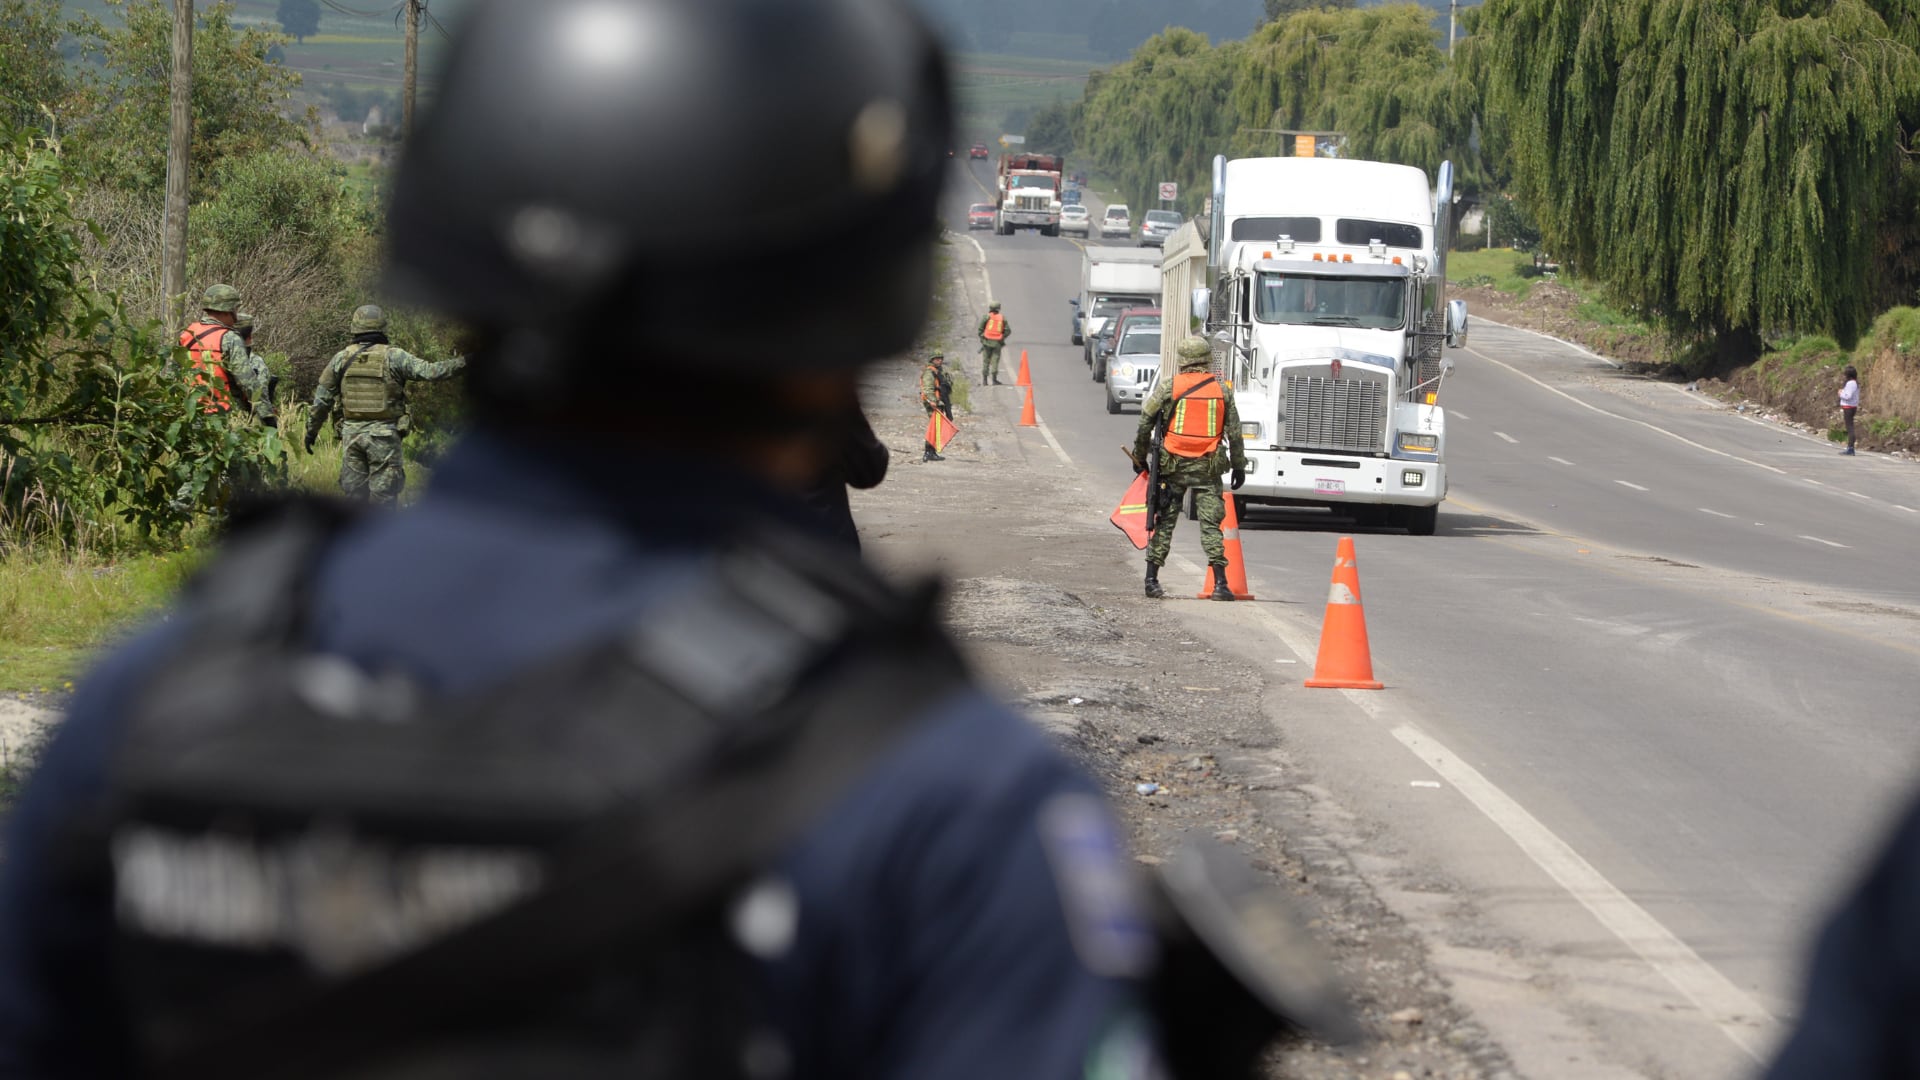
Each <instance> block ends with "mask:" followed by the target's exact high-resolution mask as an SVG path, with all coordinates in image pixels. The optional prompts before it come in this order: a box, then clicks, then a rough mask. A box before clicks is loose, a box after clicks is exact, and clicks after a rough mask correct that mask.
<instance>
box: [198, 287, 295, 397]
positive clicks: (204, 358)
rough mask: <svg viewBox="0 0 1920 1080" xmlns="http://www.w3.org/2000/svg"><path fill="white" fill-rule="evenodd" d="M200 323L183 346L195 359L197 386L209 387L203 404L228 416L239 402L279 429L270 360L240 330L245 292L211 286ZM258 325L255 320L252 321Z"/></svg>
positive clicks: (201, 305)
mask: <svg viewBox="0 0 1920 1080" xmlns="http://www.w3.org/2000/svg"><path fill="white" fill-rule="evenodd" d="M200 307H201V309H202V311H203V314H202V316H201V317H200V319H198V320H197V321H195V322H194V323H193V324H192V325H191V326H188V327H187V328H186V329H185V330H182V331H180V344H181V346H182V347H183V348H185V349H186V350H187V354H188V356H189V357H191V358H192V363H193V370H194V376H193V378H194V381H195V382H197V383H199V384H200V385H202V386H205V387H206V388H207V393H206V396H205V397H202V398H201V399H200V402H201V408H202V410H203V411H205V412H207V413H219V412H228V411H230V410H231V409H232V408H233V405H234V399H236V398H237V399H239V404H240V406H241V407H242V408H245V409H249V410H250V411H251V412H252V413H253V416H254V418H255V419H256V420H259V421H260V423H262V424H263V425H265V426H267V427H278V426H279V424H280V421H279V418H278V417H277V416H276V415H275V413H274V408H273V393H272V391H271V384H272V374H271V373H270V372H269V371H268V370H267V364H266V361H264V360H262V359H260V358H259V357H258V356H255V355H253V350H252V349H251V348H250V347H249V345H248V337H250V336H251V335H247V336H242V334H241V330H240V326H239V312H240V290H238V289H236V288H234V287H233V286H231V285H212V286H208V288H207V291H206V293H205V294H204V295H202V296H201V298H200ZM248 323H249V325H251V323H252V319H251V317H249V319H248Z"/></svg>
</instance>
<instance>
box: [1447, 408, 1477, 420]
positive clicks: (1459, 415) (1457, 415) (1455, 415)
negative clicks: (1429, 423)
mask: <svg viewBox="0 0 1920 1080" xmlns="http://www.w3.org/2000/svg"><path fill="white" fill-rule="evenodd" d="M1447 417H1448V418H1449V419H1452V420H1471V419H1473V417H1471V416H1468V415H1467V414H1466V413H1463V412H1454V411H1453V410H1452V409H1448V410H1447Z"/></svg>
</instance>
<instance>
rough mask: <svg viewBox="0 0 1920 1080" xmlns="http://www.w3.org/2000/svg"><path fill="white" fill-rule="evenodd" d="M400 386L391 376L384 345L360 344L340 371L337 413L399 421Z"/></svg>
mask: <svg viewBox="0 0 1920 1080" xmlns="http://www.w3.org/2000/svg"><path fill="white" fill-rule="evenodd" d="M404 411H405V410H404V409H403V408H401V403H400V387H399V385H398V384H397V383H396V381H395V380H394V378H393V373H392V370H391V367H390V365H389V358H388V355H387V346H385V345H372V346H364V345H363V346H361V347H360V351H359V352H357V353H354V354H353V355H352V357H351V358H350V359H349V360H348V361H347V366H346V367H345V368H343V369H341V372H340V416H341V418H342V419H345V420H398V419H400V414H401V413H402V412H404Z"/></svg>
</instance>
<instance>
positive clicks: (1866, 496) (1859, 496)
mask: <svg viewBox="0 0 1920 1080" xmlns="http://www.w3.org/2000/svg"><path fill="white" fill-rule="evenodd" d="M1847 494H1849V495H1851V496H1853V497H1854V498H1856V499H1871V498H1873V496H1871V495H1862V494H1860V493H1859V492H1857V491H1849V492H1847Z"/></svg>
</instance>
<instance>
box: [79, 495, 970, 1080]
mask: <svg viewBox="0 0 1920 1080" xmlns="http://www.w3.org/2000/svg"><path fill="white" fill-rule="evenodd" d="M340 513H341V512H340V511H338V510H335V509H332V508H330V507H329V506H327V505H325V504H321V505H318V506H316V505H303V506H300V507H296V508H295V509H293V510H292V511H290V512H288V513H287V514H285V515H283V516H282V517H280V518H279V519H277V520H276V521H275V522H273V523H271V524H268V525H263V526H259V527H256V528H254V529H253V530H252V531H250V532H247V533H246V534H244V535H241V536H239V537H237V538H236V539H235V540H234V542H233V543H231V545H230V547H229V550H228V551H227V552H226V554H225V555H224V556H223V558H222V559H221V561H220V563H219V564H218V565H217V566H216V567H215V568H214V569H213V571H212V572H211V573H209V574H208V575H206V576H205V577H204V578H203V579H202V584H201V585H200V586H198V589H199V592H198V595H197V602H196V603H195V605H194V607H193V609H192V610H193V611H194V614H195V623H194V625H195V626H197V627H198V629H197V630H196V631H194V632H193V634H192V637H191V640H190V641H189V643H188V644H187V646H186V647H184V648H182V649H181V650H180V651H179V653H178V656H177V658H176V659H175V660H174V662H173V663H172V664H171V665H169V666H168V667H166V668H165V669H164V670H162V671H160V672H158V673H157V674H155V675H154V676H153V677H152V679H151V681H150V683H149V684H148V685H147V686H146V687H145V688H144V690H143V692H142V693H141V694H140V695H139V698H138V702H137V705H136V706H135V708H134V709H133V710H132V715H131V717H130V722H129V725H128V728H127V732H126V737H125V741H124V744H123V746H122V747H121V750H120V752H119V753H118V755H117V757H116V759H115V761H114V764H113V773H112V776H113V786H112V791H113V797H112V800H111V802H110V805H109V807H108V810H109V813H108V814H107V815H106V818H105V822H104V826H103V827H102V828H101V829H100V830H98V832H97V833H95V834H92V835H91V840H90V842H89V843H88V844H85V845H83V848H84V850H83V852H82V855H83V858H82V859H81V860H80V861H81V863H83V864H88V865H90V866H92V867H94V868H96V869H94V870H93V872H96V873H107V874H110V875H111V879H112V882H113V889H114V897H115V914H116V920H117V930H116V936H117V946H118V947H117V956H118V960H119V966H120V971H121V972H122V976H123V980H124V991H125V998H126V1000H127V1002H128V1007H129V1010H130V1013H131V1016H132V1018H133V1022H134V1024H135V1027H136V1029H137V1031H136V1034H137V1037H138V1052H139V1054H140V1056H141V1064H142V1067H143V1072H144V1073H145V1074H149V1075H155V1076H179V1077H195V1078H208V1077H221V1076H233V1077H266V1076H273V1077H280V1076H288V1077H321V1076H349V1075H350V1076H355V1077H379V1078H394V1080H400V1078H406V1080H425V1078H439V1077H448V1078H452V1077H528V1078H534V1077H541V1078H546V1077H600V1076H606V1077H613V1076H620V1077H643V1078H644V1077H683V1076H684V1077H692V1076H699V1077H727V1076H740V1075H748V1074H750V1073H753V1072H755V1071H756V1070H760V1069H763V1068H765V1067H766V1066H768V1065H769V1063H772V1064H778V1062H779V1059H780V1054H781V1053H782V1048H781V1047H780V1046H779V1045H778V1040H777V1039H776V1038H775V1037H774V1036H773V1035H772V1034H771V1033H769V1032H768V1031H765V1030H762V1029H760V1028H759V1027H758V1026H757V1019H758V1017H759V1015H760V1010H759V1008H758V1007H757V1005H756V1003H755V1002H754V1001H753V1000H752V990H751V987H752V985H753V980H752V979H750V978H749V977H748V974H749V972H750V970H751V969H750V954H754V953H756V952H758V951H759V950H762V949H764V948H766V947H767V943H766V942H765V941H759V942H755V941H753V940H750V939H751V937H752V935H747V936H745V937H743V936H742V931H740V930H739V928H738V927H739V924H738V922H737V920H735V919H733V918H732V917H731V915H730V913H735V912H737V911H738V910H739V909H740V906H741V905H742V904H745V903H760V904H762V906H765V904H771V905H772V910H773V911H774V914H775V919H774V921H775V923H776V924H777V923H778V914H779V905H780V902H781V897H782V892H781V889H782V888H783V883H781V882H779V881H778V880H775V879H772V878H768V877H765V876H764V875H765V870H764V868H765V867H766V866H768V865H769V863H770V861H771V860H772V858H773V856H774V855H775V854H776V853H777V852H778V851H780V850H781V849H782V848H783V847H785V846H786V844H788V843H789V842H790V841H791V840H792V839H793V838H794V836H795V835H796V834H797V833H798V832H800V831H801V830H802V829H803V828H804V827H805V824H806V823H807V822H808V821H809V820H810V819H811V818H812V816H813V815H814V814H815V813H816V812H818V811H819V810H820V809H821V808H823V806H824V805H825V804H826V803H827V802H828V800H830V799H831V798H832V797H833V796H835V795H836V794H838V793H839V792H840V791H842V790H844V788H845V787H846V786H848V785H849V784H850V783H851V782H852V781H853V780H854V779H856V778H857V777H858V776H859V775H860V774H861V773H862V772H863V771H864V770H865V769H866V768H867V767H868V766H869V765H870V764H871V763H872V761H873V759H874V758H875V756H876V755H877V754H878V753H879V752H881V750H883V749H884V748H885V747H886V746H888V745H890V744H891V743H892V742H893V741H894V740H895V739H896V738H897V737H898V736H899V735H900V734H901V728H902V726H903V722H904V719H905V718H907V717H909V716H911V714H912V713H913V712H914V711H915V710H914V709H913V708H912V707H911V706H912V703H914V702H922V701H926V700H928V699H929V696H930V695H931V694H937V693H939V692H940V690H941V688H943V687H957V686H959V685H960V684H961V683H962V681H963V680H964V678H965V676H964V672H963V670H962V666H961V664H960V662H959V660H958V659H957V657H956V654H955V653H954V651H953V649H952V648H951V646H950V645H949V644H948V642H947V640H946V639H945V637H944V636H943V635H942V634H941V633H940V631H939V630H938V629H937V627H936V626H935V625H934V622H933V620H932V618H931V615H930V612H931V608H932V599H933V590H932V589H931V588H928V589H925V590H922V591H921V592H919V593H917V594H915V595H912V596H903V595H899V594H896V593H895V592H893V591H892V590H890V589H889V588H888V587H886V586H885V585H883V584H882V583H880V582H879V581H878V580H877V579H875V578H873V577H871V576H870V575H868V574H867V572H866V571H865V570H864V569H862V568H860V567H859V566H858V564H857V563H853V562H850V561H849V560H847V558H846V557H845V556H843V555H841V554H840V553H838V552H837V551H835V550H830V549H827V548H824V547H821V546H819V545H817V544H816V543H815V542H814V541H813V540H812V539H811V538H806V537H797V536H790V535H786V534H784V533H775V532H772V531H767V532H763V533H759V534H756V536H755V538H754V539H752V540H749V541H746V542H743V543H740V544H738V545H736V546H734V547H732V548H730V549H728V550H726V551H725V552H724V553H723V554H722V555H721V556H720V557H719V558H718V559H717V560H715V562H714V564H713V569H712V571H711V572H710V573H706V574H704V575H703V576H701V577H699V578H697V579H695V580H693V581H691V582H689V584H688V587H687V588H686V589H684V590H683V591H682V592H681V594H680V595H679V596H678V598H677V599H675V600H673V601H671V602H668V603H666V604H664V605H662V606H661V607H660V608H659V609H657V610H653V611H650V612H648V613H647V615H646V617H645V619H644V620H642V621H639V622H637V623H636V624H635V625H633V626H632V627H630V628H629V629H628V630H627V631H626V632H624V633H622V634H620V635H619V636H618V637H617V638H615V639H614V640H608V641H603V642H600V643H598V644H596V645H595V646H593V647H592V648H589V649H585V650H581V651H579V652H576V653H574V654H571V655H566V656H562V657H559V658H558V659H555V660H553V661H550V662H547V663H545V664H543V665H541V666H540V667H539V668H538V669H536V670H531V671H528V672H526V673H524V674H522V675H519V676H516V677H514V678H513V679H511V680H509V681H507V682H506V683H505V684H504V685H500V686H494V687H489V688H487V689H486V690H485V691H484V692H483V693H478V694H471V695H464V696H459V697H437V696H434V695H430V694H427V693H425V692H423V691H422V690H421V689H420V688H419V687H417V686H415V685H414V684H413V683H411V682H410V681H409V680H407V679H406V678H405V677H404V676H401V675H397V674H394V675H382V674H379V673H371V672H368V671H365V670H362V669H360V668H358V667H355V666H354V665H351V664H349V663H347V662H346V661H344V660H342V659H340V658H338V657H335V656H330V655H327V654H325V653H320V652H317V651H315V650H314V649H312V648H310V647H308V646H307V645H306V644H305V635H304V633H303V625H304V622H305V611H306V606H307V605H306V600H307V590H308V579H309V571H310V569H311V567H312V566H313V565H314V563H315V561H316V559H317V558H318V556H319V555H320V553H321V552H322V551H324V549H325V547H326V545H327V543H328V541H329V539H330V538H331V537H332V536H333V535H334V534H335V533H336V532H337V531H338V529H339V527H340V518H339V516H338V515H339V514H340ZM743 898H744V899H743ZM786 898H787V899H788V900H791V894H790V893H788V894H786ZM764 921H765V920H762V922H764ZM760 955H765V954H764V953H760ZM756 1055H757V1057H756Z"/></svg>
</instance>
